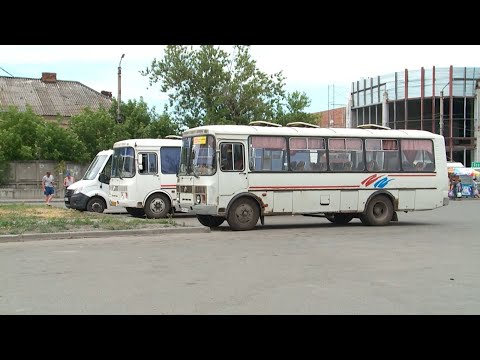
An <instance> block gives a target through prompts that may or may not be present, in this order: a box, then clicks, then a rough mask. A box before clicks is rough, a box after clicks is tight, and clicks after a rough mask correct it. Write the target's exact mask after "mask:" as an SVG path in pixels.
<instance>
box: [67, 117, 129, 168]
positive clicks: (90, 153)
mask: <svg viewBox="0 0 480 360" xmlns="http://www.w3.org/2000/svg"><path fill="white" fill-rule="evenodd" d="M70 131H71V132H72V133H73V134H74V136H75V138H76V139H79V140H80V141H81V142H82V143H83V145H84V148H85V152H86V157H85V160H86V161H90V160H91V159H93V158H94V157H95V155H96V154H97V153H98V152H99V151H101V150H107V149H111V148H112V146H113V143H114V142H115V141H116V140H117V136H118V133H119V131H118V129H116V122H115V120H114V118H113V117H112V116H111V115H110V113H109V111H108V110H105V109H99V110H97V111H92V110H90V109H85V110H84V111H82V113H80V114H78V115H75V116H72V118H71V120H70ZM120 137H121V136H120Z"/></svg>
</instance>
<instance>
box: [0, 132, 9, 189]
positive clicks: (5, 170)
mask: <svg viewBox="0 0 480 360" xmlns="http://www.w3.org/2000/svg"><path fill="white" fill-rule="evenodd" d="M9 175H10V164H9V163H8V161H7V160H6V159H5V155H4V154H3V150H2V139H1V137H0V185H5V184H6V183H7V182H8V179H9Z"/></svg>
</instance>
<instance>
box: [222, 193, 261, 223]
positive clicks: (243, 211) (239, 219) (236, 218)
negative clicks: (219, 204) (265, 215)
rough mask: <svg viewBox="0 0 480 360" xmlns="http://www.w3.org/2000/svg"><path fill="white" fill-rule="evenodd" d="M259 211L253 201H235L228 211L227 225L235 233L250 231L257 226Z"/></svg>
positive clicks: (243, 199) (242, 199)
mask: <svg viewBox="0 0 480 360" xmlns="http://www.w3.org/2000/svg"><path fill="white" fill-rule="evenodd" d="M259 217H260V209H259V207H258V204H257V203H256V202H255V200H253V199H250V198H248V197H242V198H240V199H237V200H235V202H234V203H233V205H232V206H231V208H230V210H229V211H228V216H227V222H228V225H230V227H231V228H232V230H235V231H245V230H251V229H253V228H254V227H255V225H257V223H258V219H259Z"/></svg>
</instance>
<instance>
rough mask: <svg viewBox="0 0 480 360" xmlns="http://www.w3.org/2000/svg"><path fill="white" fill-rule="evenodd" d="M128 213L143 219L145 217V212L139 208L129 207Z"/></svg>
mask: <svg viewBox="0 0 480 360" xmlns="http://www.w3.org/2000/svg"><path fill="white" fill-rule="evenodd" d="M125 209H127V213H129V214H130V215H132V216H133V217H143V216H145V210H143V209H139V208H134V207H127V208H125Z"/></svg>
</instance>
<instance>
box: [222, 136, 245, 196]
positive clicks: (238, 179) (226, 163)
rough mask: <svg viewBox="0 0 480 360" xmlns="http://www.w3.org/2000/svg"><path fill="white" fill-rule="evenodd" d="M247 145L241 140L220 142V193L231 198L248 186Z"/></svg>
mask: <svg viewBox="0 0 480 360" xmlns="http://www.w3.org/2000/svg"><path fill="white" fill-rule="evenodd" d="M245 160H246V159H245V146H244V145H243V144H242V143H239V142H222V143H221V144H220V156H219V163H220V166H219V168H220V170H219V172H218V173H219V175H218V177H219V179H218V180H219V181H218V184H219V185H218V194H219V196H220V197H228V198H231V197H232V196H233V195H235V194H237V193H239V192H244V191H246V190H247V188H248V173H247V167H246V161H245Z"/></svg>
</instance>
